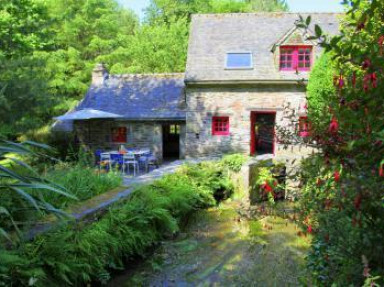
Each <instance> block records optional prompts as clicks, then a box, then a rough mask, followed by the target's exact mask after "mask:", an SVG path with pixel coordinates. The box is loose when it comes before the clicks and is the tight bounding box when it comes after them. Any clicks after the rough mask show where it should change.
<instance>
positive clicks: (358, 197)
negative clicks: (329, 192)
mask: <svg viewBox="0 0 384 287" xmlns="http://www.w3.org/2000/svg"><path fill="white" fill-rule="evenodd" d="M353 205H354V206H355V208H356V209H357V210H359V209H360V206H361V194H358V195H356V197H355V200H354V201H353Z"/></svg>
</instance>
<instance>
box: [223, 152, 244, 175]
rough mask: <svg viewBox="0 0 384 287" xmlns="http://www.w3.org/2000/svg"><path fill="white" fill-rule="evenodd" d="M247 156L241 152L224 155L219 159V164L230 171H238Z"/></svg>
mask: <svg viewBox="0 0 384 287" xmlns="http://www.w3.org/2000/svg"><path fill="white" fill-rule="evenodd" d="M247 159H248V157H247V156H245V155H243V154H231V155H225V156H224V157H223V159H222V160H221V164H222V165H223V166H224V167H226V168H228V169H229V170H230V171H233V172H239V171H240V170H241V167H242V166H243V164H244V163H245V162H246V161H247Z"/></svg>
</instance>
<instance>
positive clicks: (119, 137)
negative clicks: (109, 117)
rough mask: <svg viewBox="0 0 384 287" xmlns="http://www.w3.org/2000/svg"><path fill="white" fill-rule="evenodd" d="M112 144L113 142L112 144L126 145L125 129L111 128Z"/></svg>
mask: <svg viewBox="0 0 384 287" xmlns="http://www.w3.org/2000/svg"><path fill="white" fill-rule="evenodd" d="M112 142H114V143H126V142H127V128H126V127H115V128H112Z"/></svg>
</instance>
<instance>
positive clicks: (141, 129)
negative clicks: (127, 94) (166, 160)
mask: <svg viewBox="0 0 384 287" xmlns="http://www.w3.org/2000/svg"><path fill="white" fill-rule="evenodd" d="M164 123H166V122H164ZM178 124H180V132H181V134H180V157H181V158H183V157H184V156H185V154H184V153H185V146H184V142H185V124H184V123H178ZM162 125H163V122H149V121H148V122H132V121H114V120H89V121H78V122H75V130H76V134H77V137H78V139H79V142H80V143H81V144H84V145H86V146H88V147H89V148H91V149H92V150H96V149H104V150H117V149H118V148H119V147H120V145H121V144H119V143H113V142H112V132H111V131H112V128H114V127H126V128H127V142H126V143H124V144H123V145H124V146H125V147H126V148H149V149H150V150H151V151H152V152H153V153H154V155H155V156H156V157H157V158H158V159H160V160H162V158H163V136H162ZM183 132H184V134H183Z"/></svg>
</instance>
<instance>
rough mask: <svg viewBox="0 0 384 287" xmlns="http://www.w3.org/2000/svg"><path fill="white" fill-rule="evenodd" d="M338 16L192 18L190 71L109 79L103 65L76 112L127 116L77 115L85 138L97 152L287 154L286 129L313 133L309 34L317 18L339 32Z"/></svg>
mask: <svg viewBox="0 0 384 287" xmlns="http://www.w3.org/2000/svg"><path fill="white" fill-rule="evenodd" d="M302 16H303V17H306V16H308V15H305V14H304V15H302ZM338 16H339V15H338V14H334V13H313V14H311V17H312V28H311V29H310V30H309V31H304V30H302V29H300V28H296V26H295V21H297V20H298V18H299V16H298V14H297V13H235V14H201V15H193V16H192V23H191V30H190V39H189V48H188V58H187V66H186V72H185V74H161V75H156V74H154V75H108V73H107V72H106V71H105V69H104V68H103V67H102V66H100V65H99V66H97V67H96V69H95V70H94V72H93V80H92V85H91V87H90V89H89V91H88V93H87V95H86V97H85V99H84V100H83V101H82V102H81V103H80V104H79V106H78V107H76V109H75V111H78V110H81V109H86V108H92V109H97V110H101V111H105V112H111V113H115V114H119V115H121V116H122V117H121V118H119V119H109V120H105V119H103V120H97V119H93V120H87V121H76V122H75V125H74V126H75V128H76V131H77V134H78V136H79V140H80V141H81V142H83V143H84V144H87V145H90V146H92V147H93V148H113V147H115V146H116V145H119V144H121V143H123V144H125V145H126V146H128V147H129V146H133V147H142V146H145V147H150V148H151V149H152V150H153V151H154V152H155V153H156V154H157V156H158V157H159V158H160V159H161V158H166V157H180V158H184V157H187V158H192V157H201V156H216V155H221V154H224V153H233V152H236V153H244V154H251V155H254V154H265V153H268V154H275V155H282V154H283V153H286V152H287V151H286V150H285V149H284V148H283V147H284V146H285V143H284V140H283V137H282V135H281V134H280V131H281V130H285V132H286V131H290V132H291V133H293V134H297V135H298V136H305V135H307V133H308V130H307V129H308V123H307V120H306V117H305V105H306V104H305V95H306V84H307V81H308V76H309V72H310V70H311V68H312V67H313V65H314V62H315V60H316V58H317V57H318V56H319V55H320V53H321V50H320V49H319V47H318V46H316V43H315V42H312V41H308V40H307V37H308V36H310V35H311V34H312V31H313V30H314V29H313V26H314V24H319V25H320V26H321V28H322V29H323V30H324V31H325V32H327V33H329V34H331V35H334V34H337V33H338V23H339V21H338ZM306 33H307V34H306ZM288 152H291V153H292V152H294V153H297V152H305V147H304V146H303V145H295V146H291V147H290V148H289V149H288Z"/></svg>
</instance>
